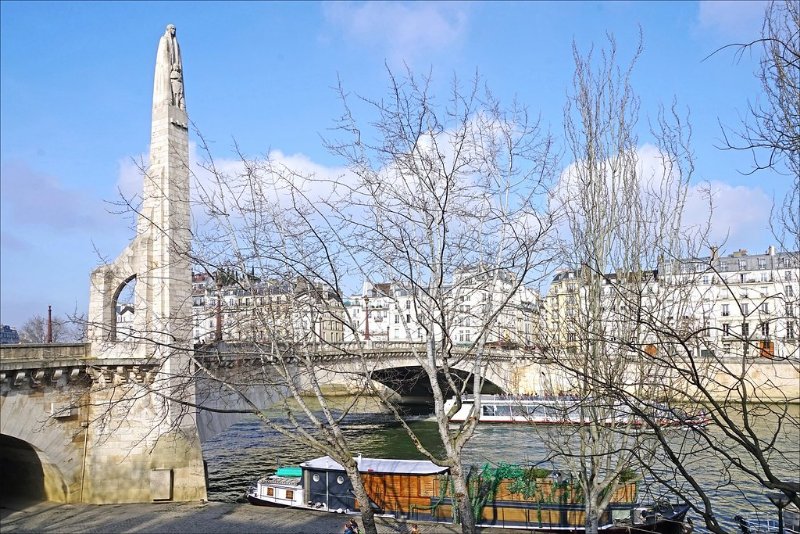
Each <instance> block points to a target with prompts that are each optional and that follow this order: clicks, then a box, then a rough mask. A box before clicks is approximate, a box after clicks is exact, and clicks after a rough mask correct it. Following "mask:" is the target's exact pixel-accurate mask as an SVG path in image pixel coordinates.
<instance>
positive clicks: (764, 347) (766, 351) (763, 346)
mask: <svg viewBox="0 0 800 534" xmlns="http://www.w3.org/2000/svg"><path fill="white" fill-rule="evenodd" d="M758 348H759V349H760V351H761V357H762V358H772V357H774V356H775V344H774V343H773V342H772V341H759V343H758Z"/></svg>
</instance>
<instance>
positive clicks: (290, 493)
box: [286, 490, 294, 499]
mask: <svg viewBox="0 0 800 534" xmlns="http://www.w3.org/2000/svg"><path fill="white" fill-rule="evenodd" d="M286 498H287V499H294V490H286Z"/></svg>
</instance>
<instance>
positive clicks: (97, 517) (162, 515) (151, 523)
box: [0, 502, 525, 534]
mask: <svg viewBox="0 0 800 534" xmlns="http://www.w3.org/2000/svg"><path fill="white" fill-rule="evenodd" d="M349 517H353V516H345V515H340V514H332V513H328V512H313V511H307V510H291V509H288V508H269V507H264V506H253V505H250V504H237V503H224V502H206V503H199V502H194V503H172V502H170V503H150V504H99V505H98V504H59V503H53V502H40V503H37V504H32V505H29V506H28V505H24V504H21V503H7V502H3V503H0V532H2V533H3V534H11V533H39V532H54V533H59V534H70V533H103V534H107V533H123V532H126V533H127V532H143V533H144V532H147V533H162V532H163V533H192V534H216V533H220V534H226V533H230V534H244V533H251V532H252V533H258V534H327V533H331V534H340V533H341V532H342V531H343V530H344V522H345V519H346V518H349ZM360 519H361V518H360V517H357V516H356V521H358V523H359V525H360V526H361V532H362V533H363V532H364V527H363V522H362V521H361V520H360ZM417 525H418V526H419V531H420V532H421V533H424V534H439V533H441V534H456V533H460V532H461V529H460V528H459V527H458V526H455V525H447V524H441V523H426V522H417ZM410 531H411V524H410V523H407V522H405V521H399V520H396V519H390V518H378V532H379V533H381V534H389V533H392V534H405V533H408V532H410ZM482 532H483V533H486V534H490V533H495V534H496V533H500V532H502V533H503V534H511V533H513V532H525V531H515V530H509V529H495V528H489V529H484V530H483V531H482Z"/></svg>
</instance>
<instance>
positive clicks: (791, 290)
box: [783, 285, 794, 297]
mask: <svg viewBox="0 0 800 534" xmlns="http://www.w3.org/2000/svg"><path fill="white" fill-rule="evenodd" d="M783 292H784V293H786V296H787V297H793V296H794V286H792V285H788V286H784V288H783Z"/></svg>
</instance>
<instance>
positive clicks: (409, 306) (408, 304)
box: [406, 300, 411, 310]
mask: <svg viewBox="0 0 800 534" xmlns="http://www.w3.org/2000/svg"><path fill="white" fill-rule="evenodd" d="M406 309H407V310H410V309H411V301H410V300H407V301H406Z"/></svg>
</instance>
